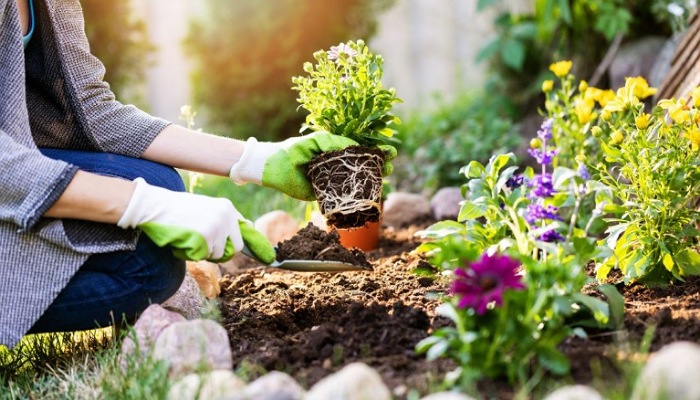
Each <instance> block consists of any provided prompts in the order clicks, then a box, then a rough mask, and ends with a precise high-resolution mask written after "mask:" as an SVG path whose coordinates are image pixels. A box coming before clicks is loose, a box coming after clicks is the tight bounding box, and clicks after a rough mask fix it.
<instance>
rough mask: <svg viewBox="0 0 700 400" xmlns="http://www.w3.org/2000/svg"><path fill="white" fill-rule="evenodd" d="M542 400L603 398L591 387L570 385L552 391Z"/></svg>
mask: <svg viewBox="0 0 700 400" xmlns="http://www.w3.org/2000/svg"><path fill="white" fill-rule="evenodd" d="M544 400H603V396H601V395H600V393H598V392H597V391H596V390H595V389H593V388H592V387H589V386H585V385H571V386H564V387H561V388H559V389H557V390H555V391H553V392H552V393H550V394H548V395H547V397H545V398H544Z"/></svg>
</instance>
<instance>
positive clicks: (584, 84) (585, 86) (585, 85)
mask: <svg viewBox="0 0 700 400" xmlns="http://www.w3.org/2000/svg"><path fill="white" fill-rule="evenodd" d="M586 90H588V82H586V81H584V80H582V81H581V82H579V84H578V91H579V92H581V93H586Z"/></svg>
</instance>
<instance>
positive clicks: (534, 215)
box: [525, 203, 561, 225]
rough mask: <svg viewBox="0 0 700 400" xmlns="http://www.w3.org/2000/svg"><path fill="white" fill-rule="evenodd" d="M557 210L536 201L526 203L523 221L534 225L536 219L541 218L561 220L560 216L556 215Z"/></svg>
mask: <svg viewBox="0 0 700 400" xmlns="http://www.w3.org/2000/svg"><path fill="white" fill-rule="evenodd" d="M557 211H559V209H558V208H557V207H555V206H552V205H549V206H547V207H544V206H542V205H541V204H537V203H533V204H528V206H527V210H526V211H525V221H527V223H528V224H530V225H535V223H536V222H537V221H540V220H543V219H549V220H554V221H561V217H560V216H559V215H557Z"/></svg>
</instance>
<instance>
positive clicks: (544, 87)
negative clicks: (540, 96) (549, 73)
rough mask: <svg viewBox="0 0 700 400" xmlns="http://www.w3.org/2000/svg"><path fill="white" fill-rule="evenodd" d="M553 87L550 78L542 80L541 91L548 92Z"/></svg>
mask: <svg viewBox="0 0 700 400" xmlns="http://www.w3.org/2000/svg"><path fill="white" fill-rule="evenodd" d="M552 89H554V81H553V80H551V79H547V80H546V81H544V82H542V91H543V92H545V93H549V92H551V91H552Z"/></svg>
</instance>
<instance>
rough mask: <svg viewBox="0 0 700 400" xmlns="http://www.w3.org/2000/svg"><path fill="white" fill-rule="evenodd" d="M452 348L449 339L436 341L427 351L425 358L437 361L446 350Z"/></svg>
mask: <svg viewBox="0 0 700 400" xmlns="http://www.w3.org/2000/svg"><path fill="white" fill-rule="evenodd" d="M449 348H450V342H449V341H447V340H441V341H439V342H435V343H434V344H433V345H432V346H431V347H430V348H429V349H428V352H427V353H426V356H425V358H426V359H427V360H428V361H435V360H437V359H438V358H440V357H442V355H443V354H445V352H447V350H448V349H449Z"/></svg>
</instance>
